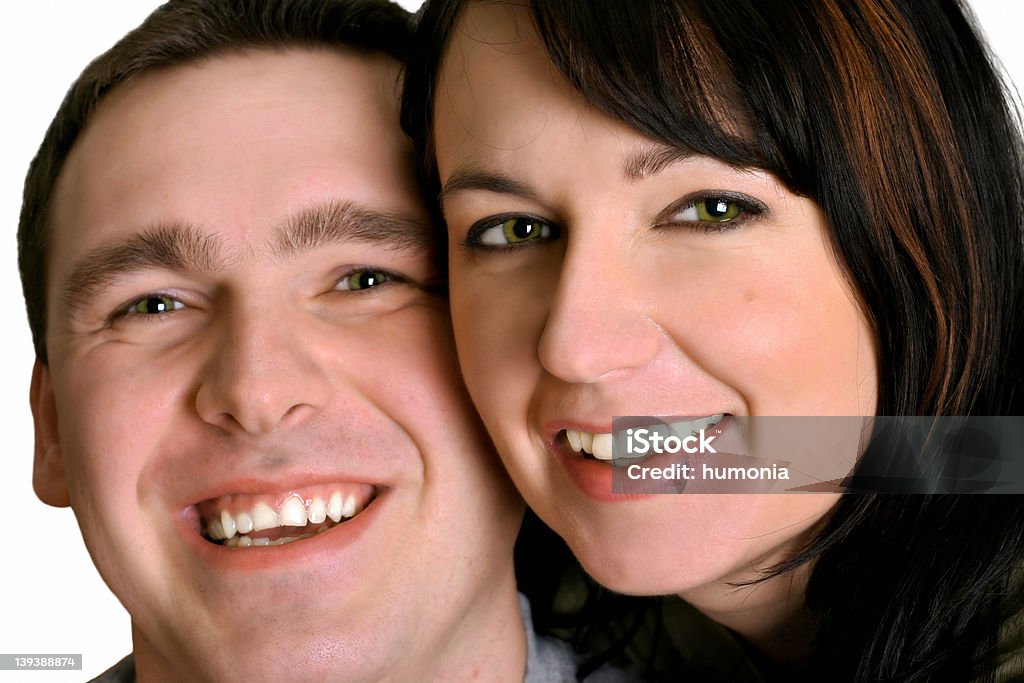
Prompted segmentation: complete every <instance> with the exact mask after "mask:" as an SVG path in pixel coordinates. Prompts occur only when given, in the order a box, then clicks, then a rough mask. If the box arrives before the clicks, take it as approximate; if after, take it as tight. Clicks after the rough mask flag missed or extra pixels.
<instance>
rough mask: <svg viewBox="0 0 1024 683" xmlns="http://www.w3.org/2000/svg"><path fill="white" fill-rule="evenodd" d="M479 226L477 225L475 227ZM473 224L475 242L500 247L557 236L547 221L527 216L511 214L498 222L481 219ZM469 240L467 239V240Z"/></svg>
mask: <svg viewBox="0 0 1024 683" xmlns="http://www.w3.org/2000/svg"><path fill="white" fill-rule="evenodd" d="M477 226H479V227H477ZM477 226H474V227H475V228H476V230H471V233H473V232H475V233H476V235H475V238H476V239H475V240H474V241H475V242H476V244H480V245H484V246H489V247H502V246H508V245H510V244H523V243H524V242H535V241H538V240H547V239H552V238H553V237H557V235H556V231H555V230H554V228H553V226H552V225H551V224H550V223H548V222H547V221H542V220H540V219H539V218H531V217H529V216H512V217H509V218H506V219H505V220H503V221H501V222H500V223H490V224H489V225H488V224H484V222H483V221H481V222H480V223H477ZM468 241H470V240H467V242H468Z"/></svg>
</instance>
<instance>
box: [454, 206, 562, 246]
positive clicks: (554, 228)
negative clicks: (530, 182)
mask: <svg viewBox="0 0 1024 683" xmlns="http://www.w3.org/2000/svg"><path fill="white" fill-rule="evenodd" d="M516 219H518V220H527V221H534V222H537V223H541V224H543V225H544V226H545V227H546V228H547V229H548V230H549V232H550V234H549V235H548V236H547V237H546V238H544V239H545V240H551V239H555V238H557V237H558V236H559V234H560V233H561V230H560V228H559V227H558V225H557V224H556V223H555V222H554V221H551V220H549V219H547V218H542V217H541V216H538V215H536V214H534V213H530V212H524V211H509V212H505V213H499V214H493V215H491V216H487V217H486V218H481V219H480V220H478V221H475V222H474V223H472V224H471V225H470V226H469V228H468V229H467V230H466V236H465V237H464V238H463V239H462V241H461V243H460V244H461V246H462V247H463V248H469V249H471V248H474V247H486V248H491V249H494V248H498V249H500V248H503V246H509V247H513V246H516V245H513V244H508V245H486V244H483V242H482V241H481V237H482V236H483V235H484V234H485V233H487V232H489V231H491V230H495V229H500V228H501V227H502V225H503V224H504V223H506V222H508V221H510V220H516Z"/></svg>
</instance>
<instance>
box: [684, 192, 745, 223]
mask: <svg viewBox="0 0 1024 683" xmlns="http://www.w3.org/2000/svg"><path fill="white" fill-rule="evenodd" d="M745 210H746V207H744V206H743V205H742V204H741V203H740V202H738V201H735V200H732V199H726V198H725V197H708V198H707V199H700V200H697V201H695V202H694V203H693V204H690V205H689V206H687V207H686V208H684V209H683V210H682V211H680V212H679V213H677V214H676V215H675V216H674V217H673V220H675V221H678V222H691V223H725V222H727V221H731V220H733V219H735V218H738V217H739V216H740V215H741V214H743V213H744V211H745Z"/></svg>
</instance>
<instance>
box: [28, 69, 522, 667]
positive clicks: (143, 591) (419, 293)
mask: <svg viewBox="0 0 1024 683" xmlns="http://www.w3.org/2000/svg"><path fill="white" fill-rule="evenodd" d="M397 73H398V68H397V65H395V64H394V63H392V61H391V60H389V59H386V58H384V57H370V56H362V55H357V54H354V53H340V52H326V51H324V52H307V51H292V52H258V51H257V52H249V53H245V54H239V55H232V56H225V57H219V58H216V59H213V60H209V61H204V62H201V63H199V64H195V65H188V66H183V67H177V68H173V69H168V70H165V71H160V72H154V73H149V74H146V75H144V76H142V77H141V78H140V79H138V80H136V81H134V82H133V83H131V84H129V85H123V86H120V87H119V88H118V89H117V90H116V91H114V92H113V93H111V95H109V96H108V97H107V98H106V99H105V100H104V102H103V104H102V105H101V107H100V108H99V110H98V111H97V113H96V115H95V117H94V119H93V121H92V122H91V124H90V126H89V127H88V128H87V130H86V131H85V133H84V135H83V137H82V138H81V139H80V140H79V142H78V143H77V144H76V147H75V149H74V150H73V152H72V154H71V156H70V158H69V159H68V162H67V165H66V167H65V169H64V171H63V174H62V176H61V179H60V182H59V184H58V188H57V194H56V198H55V202H54V215H53V240H52V244H51V252H50V261H49V279H48V286H47V300H48V302H49V316H48V319H47V324H48V333H47V344H48V348H49V354H50V363H49V366H48V367H44V366H41V365H40V366H37V369H36V373H35V375H34V378H33V407H34V412H35V416H36V432H37V456H36V489H37V491H38V492H39V494H40V496H41V497H42V498H43V499H44V500H46V501H47V502H50V503H54V504H62V503H67V502H70V504H71V506H72V507H73V508H74V510H75V513H76V515H77V518H78V522H79V525H80V526H81V529H82V534H83V536H84V538H85V541H86V544H87V545H88V547H89V551H90V553H91V554H92V557H93V559H94V561H95V562H96V565H97V566H98V567H99V569H100V572H101V573H102V574H103V576H104V579H105V580H106V581H107V583H108V584H109V585H110V587H111V588H112V589H113V591H114V592H115V593H116V594H117V595H118V597H119V598H120V600H121V601H122V602H123V603H124V604H125V606H126V608H127V609H128V611H129V612H130V613H131V615H132V620H133V636H134V640H135V652H136V658H137V660H138V661H139V665H140V669H142V668H143V667H147V666H148V667H149V672H150V673H151V674H152V673H162V674H165V675H168V676H171V675H172V674H173V675H176V676H177V677H178V678H181V677H182V676H189V677H192V678H199V677H210V678H220V679H232V680H286V679H288V680H300V679H303V680H319V679H323V678H331V679H334V680H337V679H338V678H339V677H340V676H342V675H347V676H349V677H350V678H351V679H361V678H370V679H376V678H378V677H383V676H385V675H390V676H391V677H395V678H403V677H404V676H405V674H403V673H402V672H401V668H400V667H401V666H403V665H409V666H421V665H420V664H417V663H416V662H417V660H418V659H424V658H425V659H426V660H427V661H429V660H430V659H431V658H432V657H433V658H436V657H438V656H440V655H442V654H443V653H442V652H441V651H440V650H441V649H442V648H443V645H441V644H439V643H438V641H437V640H435V639H432V636H430V635H428V634H440V635H439V636H438V637H441V636H445V635H447V636H450V635H452V634H455V635H456V637H457V634H458V630H459V625H460V624H461V623H463V622H466V623H469V622H468V620H466V618H465V617H466V614H467V613H472V611H473V610H474V609H480V608H481V605H484V604H486V602H487V600H489V599H491V598H492V597H493V595H492V592H491V591H492V590H493V587H494V586H495V585H499V584H500V585H506V584H507V583H508V581H509V579H510V564H511V563H510V555H511V544H512V542H513V539H514V534H515V531H516V527H517V523H518V514H519V512H520V508H519V503H518V502H517V500H516V498H515V497H514V494H513V493H512V492H511V490H510V488H509V486H508V485H507V483H506V480H505V479H504V477H503V476H502V475H501V474H500V472H499V468H498V466H497V465H496V460H495V459H494V458H493V457H492V455H491V452H490V450H489V446H488V445H487V442H486V440H485V438H484V436H483V434H482V432H481V430H480V428H479V427H478V423H477V421H476V419H475V417H474V416H473V413H472V412H471V409H470V407H469V404H468V402H467V400H466V398H465V396H464V394H463V390H462V389H461V388H460V386H461V385H460V384H459V380H458V372H457V368H456V365H455V361H454V357H453V351H452V343H451V339H450V334H449V331H448V327H449V325H448V318H447V313H446V303H445V302H444V301H443V300H442V299H439V298H438V297H436V296H435V295H434V294H432V293H431V290H430V286H431V285H432V284H433V283H434V278H435V276H436V273H435V270H434V266H433V262H432V261H433V259H432V254H431V252H430V249H429V234H430V232H429V231H430V227H429V225H428V219H427V216H426V214H425V212H424V210H423V208H422V206H421V204H420V201H419V198H418V195H417V193H416V189H415V182H414V178H413V173H412V170H411V169H412V166H411V160H410V155H411V152H410V150H409V149H408V148H407V145H406V143H405V141H404V139H403V138H402V136H401V133H400V131H399V129H398V126H397V102H396V77H397ZM310 520H312V521H310ZM232 526H234V527H235V529H234V536H233V538H231V539H230V540H226V541H225V540H224V539H223V537H224V536H226V535H228V534H229V533H230V532H231V529H230V527H232ZM264 527H266V528H264ZM247 529H249V531H248V533H245V534H242V533H241V532H242V531H245V530H247ZM307 534H313V535H312V536H311V537H308V538H303V536H304V535H307ZM211 537H213V538H211ZM243 539H244V540H243ZM147 662H148V664H147ZM197 666H202V667H205V671H197V670H196V667H197ZM387 667H399V668H398V669H397V671H395V670H391V671H390V674H389V673H388V670H387ZM424 673H427V672H426V671H424V670H423V669H419V670H417V671H415V672H408V676H412V677H416V676H418V675H422V674H424Z"/></svg>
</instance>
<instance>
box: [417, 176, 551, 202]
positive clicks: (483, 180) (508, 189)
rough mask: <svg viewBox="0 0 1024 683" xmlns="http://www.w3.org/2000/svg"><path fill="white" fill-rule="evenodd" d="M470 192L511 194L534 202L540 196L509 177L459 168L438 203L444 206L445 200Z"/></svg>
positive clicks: (524, 184) (527, 186)
mask: <svg viewBox="0 0 1024 683" xmlns="http://www.w3.org/2000/svg"><path fill="white" fill-rule="evenodd" d="M470 190H482V191H484V192H493V193H495V194H510V195H515V196H517V197H522V198H523V199H529V200H532V201H537V200H538V194H537V192H535V191H534V190H533V188H532V187H530V186H529V185H528V184H526V183H524V182H522V181H519V180H515V179H513V178H510V177H508V176H507V175H503V174H501V173H493V172H489V171H484V170H481V169H476V168H458V169H456V170H455V172H454V173H452V175H451V177H450V178H448V180H447V181H446V182H445V184H444V187H442V188H441V191H440V192H439V193H438V195H437V201H438V202H439V203H440V204H442V205H443V204H444V201H445V199H447V198H448V197H450V196H451V195H453V194H455V193H457V192H466V191H470Z"/></svg>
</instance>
